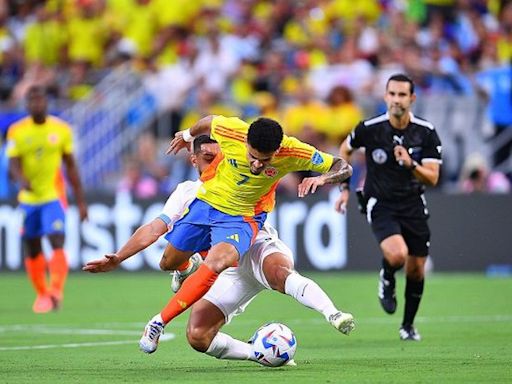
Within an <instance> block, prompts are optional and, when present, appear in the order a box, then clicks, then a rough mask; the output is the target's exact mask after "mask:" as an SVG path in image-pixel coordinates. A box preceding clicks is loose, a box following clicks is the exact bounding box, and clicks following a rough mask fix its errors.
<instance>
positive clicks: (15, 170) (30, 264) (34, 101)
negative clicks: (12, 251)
mask: <svg viewBox="0 0 512 384" xmlns="http://www.w3.org/2000/svg"><path fill="white" fill-rule="evenodd" d="M27 108H28V112H29V114H30V116H28V117H25V118H23V119H21V120H19V121H17V122H15V123H14V124H13V125H11V126H10V127H9V130H8V133H7V157H8V158H9V173H10V175H11V177H12V178H13V180H14V181H15V182H17V183H18V186H19V193H18V202H19V204H20V205H19V206H20V209H21V210H22V212H23V215H24V219H23V243H24V246H25V267H26V270H27V274H28V276H29V278H30V280H31V281H32V284H33V286H34V289H35V291H36V294H37V297H36V300H35V302H34V304H33V306H32V309H33V311H34V312H36V313H46V312H49V311H51V310H53V309H58V308H59V306H60V304H61V302H62V299H63V291H64V284H65V281H66V277H67V273H68V264H67V258H66V254H65V251H64V240H65V236H64V230H65V225H64V224H65V213H64V205H65V188H64V181H63V175H62V171H61V165H62V163H64V165H65V166H66V173H67V177H68V178H69V181H70V183H71V185H72V187H73V190H74V196H75V199H76V202H77V205H78V209H79V212H80V219H81V220H85V219H86V218H87V205H86V203H85V199H84V194H83V191H82V186H81V182H80V178H79V174H78V169H77V166H76V164H75V160H74V157H73V139H72V131H71V127H70V126H69V125H68V124H67V123H65V122H64V121H62V120H60V119H59V118H57V117H54V116H52V115H49V114H48V113H47V98H46V92H45V89H44V88H43V87H41V86H32V87H31V88H30V89H29V90H28V93H27ZM43 236H48V240H49V241H50V244H51V246H52V249H53V254H52V256H51V259H50V261H49V263H47V262H46V258H45V255H44V254H43V250H42V246H41V238H42V237H43ZM47 267H48V269H49V272H50V283H49V285H48V284H47V282H46V269H47Z"/></svg>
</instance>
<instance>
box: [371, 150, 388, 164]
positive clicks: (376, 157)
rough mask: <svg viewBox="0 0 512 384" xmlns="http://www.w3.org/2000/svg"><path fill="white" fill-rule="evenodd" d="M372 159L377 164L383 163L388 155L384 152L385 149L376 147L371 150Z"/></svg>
mask: <svg viewBox="0 0 512 384" xmlns="http://www.w3.org/2000/svg"><path fill="white" fill-rule="evenodd" d="M372 159H373V161H375V162H376V163H377V164H384V163H385V162H386V160H387V159H388V155H387V154H386V151H384V150H383V149H382V148H377V149H374V150H373V152H372Z"/></svg>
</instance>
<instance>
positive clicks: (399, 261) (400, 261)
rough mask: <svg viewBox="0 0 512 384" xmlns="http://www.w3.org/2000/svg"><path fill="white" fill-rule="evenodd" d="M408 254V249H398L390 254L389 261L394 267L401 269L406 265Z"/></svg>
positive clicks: (388, 255) (392, 250)
mask: <svg viewBox="0 0 512 384" xmlns="http://www.w3.org/2000/svg"><path fill="white" fill-rule="evenodd" d="M408 252H409V251H408V249H407V247H397V248H394V249H391V250H390V251H389V252H388V254H387V259H388V261H389V263H390V264H391V265H392V266H394V267H397V268H398V267H401V266H403V265H404V264H405V260H406V259H407V254H408Z"/></svg>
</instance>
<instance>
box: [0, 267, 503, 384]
mask: <svg viewBox="0 0 512 384" xmlns="http://www.w3.org/2000/svg"><path fill="white" fill-rule="evenodd" d="M310 277H312V278H314V279H315V280H316V281H317V282H318V283H319V284H320V285H321V286H322V287H323V288H324V289H325V290H326V292H327V293H328V294H329V295H330V296H331V297H332V299H333V300H334V301H335V303H336V304H337V305H338V306H339V307H340V308H341V309H345V310H347V311H351V312H352V313H353V314H354V315H355V317H356V322H357V328H356V330H355V331H354V332H353V334H352V335H350V336H348V337H347V336H344V335H342V334H340V333H338V332H337V331H336V330H334V329H333V328H332V327H331V326H330V325H328V324H327V323H326V322H325V320H323V318H322V317H321V316H320V315H319V314H318V313H316V312H314V311H312V310H309V309H306V308H304V307H302V306H301V305H300V304H298V303H297V302H295V301H294V300H293V299H292V298H290V297H288V296H284V295H281V294H278V293H276V292H264V293H263V294H261V295H260V296H259V297H257V298H256V299H255V301H254V302H253V303H252V304H251V305H250V306H249V308H248V309H247V311H246V312H245V313H244V314H243V315H241V316H239V317H237V318H235V319H234V321H233V322H232V324H230V325H228V326H226V327H225V328H224V330H225V331H226V332H227V333H229V334H231V335H232V336H234V337H237V338H241V339H242V340H247V339H248V338H249V337H250V336H251V335H252V333H253V332H254V331H255V330H256V329H257V328H258V327H259V326H260V325H262V324H264V323H266V322H268V321H270V320H274V321H280V322H283V323H285V324H287V325H288V326H289V327H290V328H291V329H292V330H293V331H294V332H295V334H296V337H297V341H298V347H297V354H296V356H295V360H296V362H297V364H298V366H297V367H283V368H266V367H262V366H259V365H257V364H255V363H250V362H239V361H224V360H216V359H214V358H211V357H209V356H206V355H203V354H200V353H197V352H195V351H194V350H192V349H191V348H190V347H189V346H188V344H187V342H186V339H185V323H186V319H187V314H184V315H182V316H181V317H179V318H178V319H177V320H176V321H175V322H173V323H172V324H170V325H169V326H168V327H167V328H166V335H167V340H164V341H162V342H161V343H160V346H159V350H158V351H157V352H156V353H154V354H153V355H145V354H143V353H141V352H139V351H138V339H139V337H140V334H141V332H142V329H143V327H144V325H145V323H146V321H147V320H148V319H149V318H150V317H151V316H152V315H154V314H155V313H157V312H158V311H159V310H160V308H161V307H162V306H163V305H164V304H165V303H166V302H167V299H168V298H169V297H170V290H169V289H168V286H169V282H170V279H169V278H168V276H167V275H166V274H163V273H157V272H155V273H131V274H130V273H122V272H114V273H110V274H100V275H87V274H85V273H74V274H72V275H70V277H69V280H68V285H67V289H66V298H65V302H64V306H63V308H62V310H61V311H60V312H58V313H50V314H46V315H35V314H33V313H32V312H31V305H32V301H33V292H32V289H31V287H30V285H29V282H28V280H27V278H26V277H25V275H24V274H21V273H15V274H9V273H4V274H0V383H16V384H18V383H38V384H40V383H41V384H42V383H57V382H58V383H109V384H114V383H218V382H222V383H224V384H227V383H244V384H245V383H258V384H261V383H268V382H275V383H294V384H298V383H510V382H512V279H510V278H494V279H492V278H487V277H485V276H483V275H470V274H433V275H432V276H429V277H428V280H427V283H426V288H425V293H424V299H423V302H422V307H421V308H420V313H419V316H418V318H417V321H416V326H417V328H418V329H419V331H420V333H421V335H422V337H423V341H421V342H419V343H414V342H402V341H400V340H399V339H398V327H399V325H400V321H401V316H402V310H403V299H402V297H403V289H404V278H403V276H401V275H400V276H398V280H397V282H398V287H397V289H398V291H397V293H398V298H399V310H398V311H397V313H396V314H395V315H393V316H390V315H387V314H385V313H384V312H383V311H382V310H381V309H380V307H379V304H378V301H377V298H376V292H377V287H376V284H377V272H375V273H373V274H352V273H339V274H312V275H310Z"/></svg>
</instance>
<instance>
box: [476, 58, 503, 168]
mask: <svg viewBox="0 0 512 384" xmlns="http://www.w3.org/2000/svg"><path fill="white" fill-rule="evenodd" d="M511 73H512V66H511V65H508V64H507V65H504V66H500V67H496V68H490V69H487V70H485V71H482V72H479V73H478V74H477V76H476V81H477V85H478V87H479V90H480V91H481V92H482V95H483V96H484V97H486V98H487V99H488V112H489V117H490V120H491V122H492V123H493V125H494V136H493V137H494V139H495V141H494V142H495V145H494V148H493V150H494V155H493V166H495V167H496V166H498V165H503V164H504V163H505V162H506V161H507V160H508V159H509V157H510V155H511V150H512V81H511Z"/></svg>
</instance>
